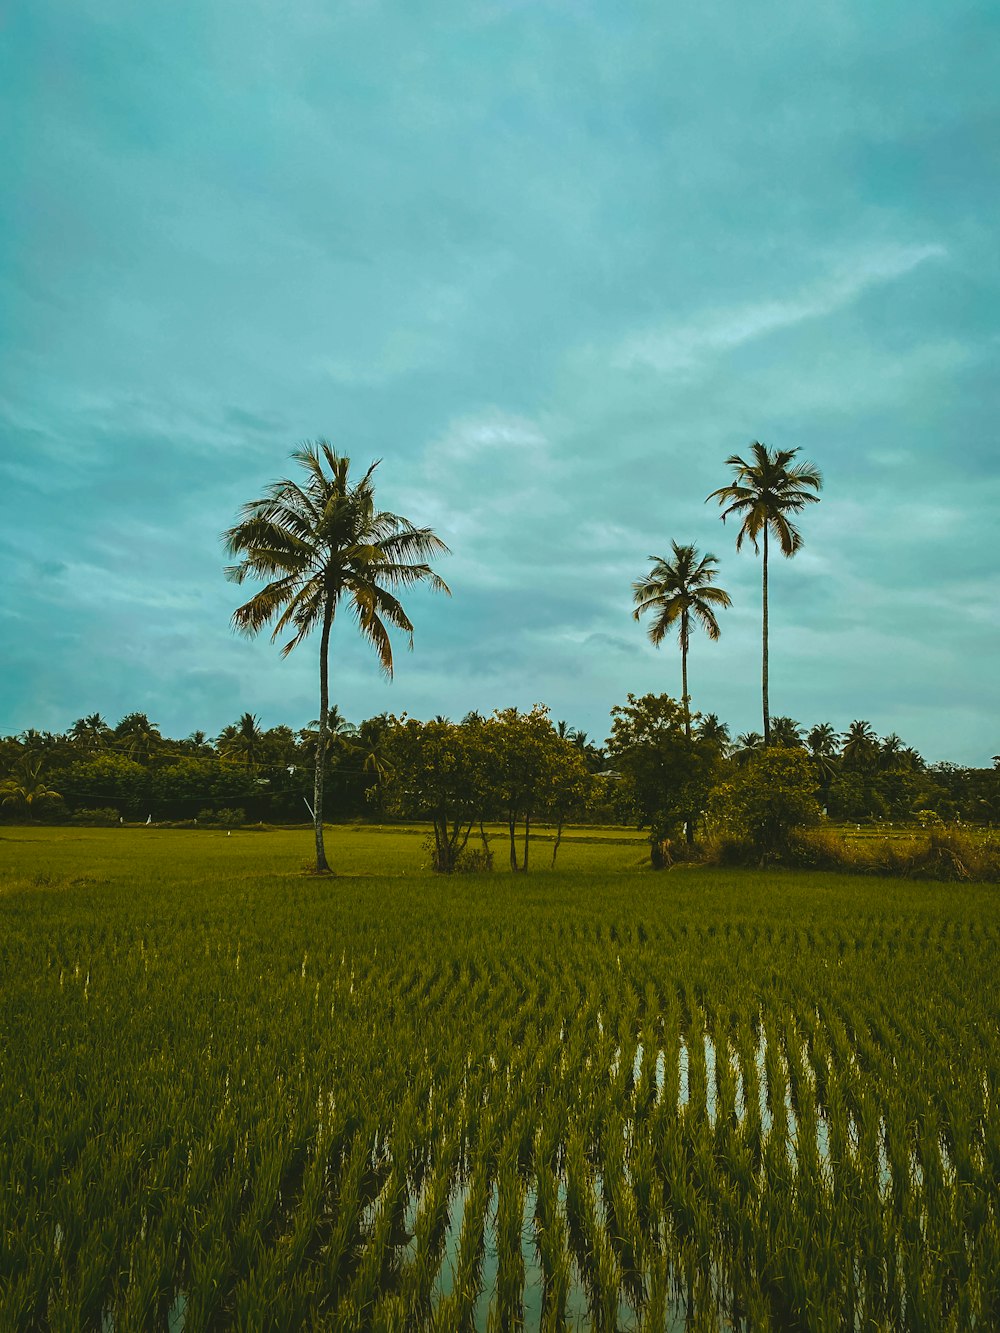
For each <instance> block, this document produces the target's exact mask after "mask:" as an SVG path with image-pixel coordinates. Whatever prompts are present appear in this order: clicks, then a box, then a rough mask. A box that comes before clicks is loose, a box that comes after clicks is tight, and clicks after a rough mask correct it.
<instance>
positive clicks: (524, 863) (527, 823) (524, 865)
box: [521, 810, 531, 875]
mask: <svg viewBox="0 0 1000 1333" xmlns="http://www.w3.org/2000/svg"><path fill="white" fill-rule="evenodd" d="M530 832H531V811H530V810H528V811H526V812H525V815H524V856H523V857H522V858H521V871H522V873H523V874H525V875H526V874H527V873H528V836H529V834H530Z"/></svg>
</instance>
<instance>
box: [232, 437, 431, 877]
mask: <svg viewBox="0 0 1000 1333" xmlns="http://www.w3.org/2000/svg"><path fill="white" fill-rule="evenodd" d="M292 458H293V459H294V461H295V462H296V463H298V464H299V465H300V467H301V468H302V469H303V471H304V473H305V477H304V479H303V480H302V481H301V482H299V481H294V480H290V479H288V478H285V479H283V480H281V481H276V482H274V483H272V485H270V486H269V487H268V488H267V490H266V492H265V494H264V496H263V498H262V499H260V500H252V501H251V502H250V503H249V504H246V505H244V506H243V508H242V510H241V511H240V518H239V522H238V523H236V525H235V526H234V527H232V528H229V529H228V531H227V532H225V533H224V534H223V540H224V541H225V544H226V549H227V551H228V552H229V554H230V555H231V556H234V557H238V563H236V564H234V565H231V566H230V567H229V568H228V569H227V570H226V576H227V578H229V579H231V580H232V581H233V582H235V583H243V582H244V581H245V580H246V579H248V578H252V579H262V580H266V581H267V582H266V584H265V586H264V587H263V588H261V589H260V591H259V592H257V593H255V594H254V595H253V597H251V598H250V600H249V601H248V602H245V603H244V604H243V605H242V606H240V607H237V609H236V610H235V611H234V612H233V625H234V627H235V628H236V629H237V630H239V631H240V632H241V633H243V634H247V635H255V634H257V633H259V631H260V630H262V629H263V628H264V627H265V626H266V625H273V629H272V632H271V640H272V642H274V641H275V640H276V639H278V638H279V637H280V636H281V635H282V634H283V633H284V632H285V631H289V632H290V635H291V637H290V638H289V639H288V641H287V642H286V643H285V644H284V646H283V648H282V655H287V654H288V653H290V652H291V651H292V649H293V648H294V647H295V646H296V644H299V643H301V642H302V640H303V639H304V638H306V636H307V635H308V634H309V633H310V632H311V631H312V630H313V629H316V628H319V631H320V647H319V727H318V734H317V738H316V772H315V782H314V799H313V820H314V825H315V833H316V870H317V872H323V871H328V870H329V869H330V867H329V865H328V863H327V859H326V849H325V847H324V845H323V768H324V765H323V759H324V755H325V752H326V730H327V720H328V709H329V700H330V689H329V663H330V631H331V629H332V628H333V622H334V617H335V616H336V613H337V610H338V609H339V608H340V606H341V605H342V603H344V602H345V601H346V603H347V605H348V606H349V607H350V610H351V613H352V615H353V616H354V619H355V620H356V622H357V626H358V629H359V630H360V632H361V634H362V636H363V637H364V638H366V639H367V640H368V641H369V643H371V644H372V646H373V647H374V649H375V651H376V653H377V654H378V659H379V663H380V665H381V667H382V670H383V672H384V673H385V675H386V676H387V677H389V678H390V679H391V677H392V671H393V660H392V643H391V640H390V638H389V629H388V627H389V626H393V627H395V628H396V629H401V630H403V631H404V633H405V634H407V635H408V636H409V640H410V645H411V647H412V644H413V625H412V624H411V623H410V619H409V617H408V616H407V614H406V612H405V611H404V610H403V607H402V605H401V604H400V602H399V601H398V599H397V598H396V597H395V596H394V595H393V593H392V592H391V591H390V589H398V588H409V587H412V586H414V585H415V584H418V583H428V584H429V585H430V586H431V587H432V588H435V589H437V590H439V591H441V592H448V587H447V585H446V584H445V583H444V581H443V580H442V579H441V578H439V577H438V575H437V574H435V572H434V571H433V570H432V569H431V567H430V565H429V564H428V563H427V559H428V557H430V556H432V555H438V554H442V553H444V552H446V551H447V550H448V548H447V547H446V546H445V544H444V542H442V541H441V539H440V538H439V537H437V536H436V535H435V534H434V533H433V532H432V531H431V530H430V528H417V527H414V525H413V524H412V523H411V522H410V521H409V520H408V519H405V518H401V517H400V516H399V515H398V514H392V513H388V512H382V511H379V510H378V509H376V507H375V486H374V480H373V477H374V473H375V469H376V468H377V467H378V462H375V463H373V464H372V465H371V467H370V468H369V469H368V471H367V472H366V473H365V474H364V476H363V477H362V478H361V480H360V481H355V482H352V481H351V479H350V467H351V462H350V459H349V458H345V457H343V456H342V455H340V454H338V453H336V452H335V451H334V450H333V448H332V447H331V446H330V445H329V444H328V443H327V442H326V441H325V440H321V441H319V442H317V443H315V444H306V445H304V446H303V447H302V448H301V449H297V450H296V451H295V452H294V453H293V454H292Z"/></svg>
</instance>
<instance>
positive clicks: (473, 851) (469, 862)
mask: <svg viewBox="0 0 1000 1333" xmlns="http://www.w3.org/2000/svg"><path fill="white" fill-rule="evenodd" d="M455 869H456V870H457V871H458V873H459V874H460V875H480V874H483V873H485V872H486V871H488V870H492V869H493V853H492V852H491V851H488V850H487V849H486V848H485V847H466V849H465V851H463V852H462V853H461V855H460V856H459V858H458V862H457V864H456V866H455Z"/></svg>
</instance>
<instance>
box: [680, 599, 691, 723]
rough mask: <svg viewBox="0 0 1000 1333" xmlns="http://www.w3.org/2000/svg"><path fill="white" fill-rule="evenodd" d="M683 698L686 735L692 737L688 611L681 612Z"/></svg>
mask: <svg viewBox="0 0 1000 1333" xmlns="http://www.w3.org/2000/svg"><path fill="white" fill-rule="evenodd" d="M681 691H682V693H683V698H682V700H681V702H682V704H683V706H684V735H685V736H686V737H687V739H688V740H690V739H691V700H690V697H689V696H688V621H687V612H686V611H683V612H681Z"/></svg>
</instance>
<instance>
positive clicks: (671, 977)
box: [0, 831, 1000, 1331]
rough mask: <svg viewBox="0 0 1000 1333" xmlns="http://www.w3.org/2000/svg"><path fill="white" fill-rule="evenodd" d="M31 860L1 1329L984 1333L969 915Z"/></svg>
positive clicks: (992, 975)
mask: <svg viewBox="0 0 1000 1333" xmlns="http://www.w3.org/2000/svg"><path fill="white" fill-rule="evenodd" d="M23 836H24V841H23V842H22V841H21V840H20V835H19V840H17V841H15V840H13V839H8V840H6V841H5V842H3V843H0V858H2V863H3V870H4V875H5V878H6V881H7V883H8V885H10V884H11V883H13V882H17V880H18V878H20V880H21V882H22V883H24V885H25V887H23V888H21V889H14V888H8V891H7V892H6V894H3V895H0V975H2V976H3V977H4V979H5V980H4V985H3V987H2V988H0V1027H2V1030H3V1031H4V1032H6V1033H8V1034H16V1036H17V1039H16V1040H8V1041H5V1042H3V1043H0V1234H2V1235H3V1236H4V1247H3V1258H2V1260H0V1265H2V1269H0V1327H3V1328H11V1329H14V1328H16V1329H19V1330H25V1331H28V1330H33V1329H47V1328H56V1327H59V1328H70V1327H73V1328H94V1329H97V1328H101V1327H104V1328H111V1327H113V1328H116V1329H119V1330H133V1329H135V1330H138V1329H147V1328H153V1327H167V1326H170V1327H179V1326H180V1324H181V1320H182V1318H183V1326H184V1327H185V1328H186V1329H203V1328H210V1327H230V1326H232V1327H244V1328H259V1327H273V1328H282V1329H291V1328H324V1329H326V1328H328V1329H337V1328H344V1329H348V1328H362V1327H375V1328H421V1327H427V1328H430V1327H436V1328H440V1329H460V1328H472V1327H477V1328H486V1327H491V1328H498V1329H499V1328H515V1327H518V1326H519V1321H520V1319H521V1318H522V1317H523V1318H524V1319H525V1321H526V1322H527V1324H528V1326H530V1327H539V1326H540V1325H541V1326H542V1327H545V1328H553V1329H558V1328H563V1327H567V1326H568V1327H574V1326H587V1327H594V1328H598V1329H608V1330H610V1329H614V1328H616V1327H622V1326H630V1327H638V1328H649V1329H652V1328H659V1329H662V1328H663V1327H664V1326H667V1327H682V1326H691V1327H699V1328H720V1327H733V1328H738V1329H742V1330H748V1329H752V1330H765V1329H768V1328H792V1327H801V1328H815V1329H826V1328H829V1329H839V1328H843V1327H849V1328H855V1327H857V1328H894V1329H904V1328H912V1329H918V1328H924V1329H929V1328H935V1329H936V1328H956V1329H965V1328H992V1327H996V1326H997V1324H998V1322H1000V1226H998V1216H1000V1185H998V1181H1000V1155H998V1145H1000V1102H998V1100H997V1098H996V1096H995V1095H994V1091H993V1090H994V1089H995V1088H996V1085H997V1081H998V1079H1000V1040H998V1032H997V1025H996V1022H995V1021H994V1020H995V1014H996V1011H997V1006H998V1002H1000V994H998V983H997V973H996V966H995V962H996V954H997V948H998V945H1000V923H998V917H997V905H996V895H995V891H994V890H990V889H980V888H957V889H953V890H949V891H948V892H947V893H946V894H943V893H942V892H941V891H940V890H939V889H936V888H933V887H930V888H928V887H921V886H912V885H909V886H907V885H902V884H898V883H894V882H892V881H882V882H881V883H880V885H879V892H878V894H877V896H873V895H872V894H871V892H870V890H869V886H868V885H867V884H864V883H859V882H858V881H852V880H847V879H844V878H842V877H823V876H805V875H803V876H792V875H787V874H786V875H776V874H770V875H768V874H763V873H761V874H754V873H747V872H742V873H739V874H736V873H730V874H723V873H720V872H711V873H709V872H705V871H699V870H689V871H685V872H683V874H682V875H681V876H678V875H672V876H669V877H666V876H652V875H645V876H644V875H640V874H634V873H633V874H631V875H618V876H608V875H599V876H587V875H585V874H584V875H581V874H579V873H577V874H574V875H573V876H562V875H560V874H558V873H556V874H554V875H551V876H549V875H547V876H546V879H545V891H544V893H539V892H536V891H535V890H533V889H532V888H531V883H532V881H530V880H528V881H525V880H524V879H522V878H521V877H515V876H503V877H500V876H493V877H492V878H491V879H490V881H489V891H488V892H487V891H485V885H484V891H483V892H470V891H469V890H470V882H469V881H467V880H466V881H461V882H458V883H454V884H453V883H452V882H451V881H448V880H442V879H440V878H437V879H431V878H430V877H423V878H419V877H408V878H405V879H401V878H397V879H395V880H392V879H388V878H384V877H380V876H378V875H377V874H376V875H373V874H372V873H371V872H370V871H369V873H368V874H367V875H364V876H362V877H358V878H351V879H341V880H339V881H333V882H325V881H322V882H317V881H315V880H311V879H310V880H295V879H291V880H290V879H289V877H288V876H287V874H284V873H281V874H279V873H276V869H277V867H278V866H282V867H283V866H284V865H285V864H286V863H287V858H288V850H287V848H286V849H285V850H283V851H280V852H275V853H268V851H267V847H268V845H269V844H271V842H272V838H271V837H253V836H252V835H249V834H245V835H243V836H242V837H233V838H231V839H229V838H226V837H216V838H213V837H212V836H211V835H206V836H195V835H190V836H187V835H183V834H177V833H157V832H155V831H153V832H152V833H151V834H145V833H140V832H128V831H126V832H125V833H124V834H122V833H118V832H114V831H109V832H107V833H102V832H101V831H87V832H86V833H85V834H84V835H81V836H83V837H84V838H85V840H86V841H87V844H88V845H87V851H86V854H87V864H88V866H89V867H90V870H89V874H88V875H85V876H82V877H81V874H80V867H79V861H80V846H79V838H78V839H75V840H72V841H70V840H67V841H66V842H65V843H64V844H62V843H60V844H57V843H56V842H55V841H54V839H58V838H59V837H61V836H62V835H61V834H59V833H55V834H52V833H49V834H47V835H41V834H38V833H36V834H30V833H29V834H26V835H23ZM43 836H47V837H48V839H49V842H48V843H45V842H43V841H42V840H41V839H42V838H43ZM288 836H290V835H273V838H275V839H280V840H284V839H285V838H287V837H288ZM295 836H296V837H298V838H299V840H300V841H304V837H303V835H302V834H297V835H295ZM340 836H341V837H342V838H344V839H349V838H351V837H354V838H359V837H362V838H368V839H371V840H374V839H375V838H376V837H377V836H378V835H369V834H364V835H357V834H350V833H345V834H342V835H340ZM168 840H169V845H170V846H171V847H172V848H173V850H172V852H171V863H170V864H169V865H167V864H166V863H165V857H164V852H163V849H164V848H165V847H166V846H167V845H168ZM411 841H414V840H412V839H411ZM126 847H129V848H130V852H129V854H128V855H126V852H125V848H126ZM185 848H186V849H187V852H186V855H187V858H188V859H187V860H185V850H184V849H185ZM131 849H134V850H131ZM302 851H305V848H304V847H303V848H302ZM115 856H117V857H118V858H119V859H118V861H117V863H116V862H115V860H114V857H115ZM262 858H263V860H264V862H265V864H264V865H263V866H262ZM268 858H269V859H268ZM377 864H378V856H377V853H375V854H374V856H373V859H372V861H371V866H372V867H374V866H377ZM32 881H33V882H32ZM685 1320H688V1321H689V1322H688V1323H687V1324H685Z"/></svg>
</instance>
